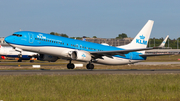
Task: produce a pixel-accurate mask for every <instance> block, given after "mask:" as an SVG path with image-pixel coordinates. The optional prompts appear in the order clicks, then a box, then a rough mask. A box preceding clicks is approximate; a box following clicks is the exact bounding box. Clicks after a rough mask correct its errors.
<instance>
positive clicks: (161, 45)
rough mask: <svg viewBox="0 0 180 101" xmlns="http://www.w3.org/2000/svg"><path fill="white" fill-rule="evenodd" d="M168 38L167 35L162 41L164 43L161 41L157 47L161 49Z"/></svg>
mask: <svg viewBox="0 0 180 101" xmlns="http://www.w3.org/2000/svg"><path fill="white" fill-rule="evenodd" d="M168 38H169V35H167V36H166V38H165V39H164V41H163V42H162V43H161V44H160V45H159V46H158V47H161V48H163V47H164V46H165V44H166V41H167V39H168Z"/></svg>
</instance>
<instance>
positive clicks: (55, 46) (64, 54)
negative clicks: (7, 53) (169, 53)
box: [5, 20, 154, 69]
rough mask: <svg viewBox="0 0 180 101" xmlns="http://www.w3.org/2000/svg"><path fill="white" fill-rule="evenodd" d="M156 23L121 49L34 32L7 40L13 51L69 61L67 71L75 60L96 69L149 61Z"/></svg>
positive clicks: (9, 37) (21, 32)
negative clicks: (147, 59)
mask: <svg viewBox="0 0 180 101" xmlns="http://www.w3.org/2000/svg"><path fill="white" fill-rule="evenodd" d="M153 24H154V21H153V20H148V22H147V23H146V24H145V25H144V27H143V28H142V29H141V30H140V32H139V33H138V34H137V35H136V37H135V38H134V39H133V40H132V41H131V43H129V44H127V45H124V46H120V47H114V46H107V45H101V44H97V43H92V42H87V41H81V40H75V39H70V38H65V37H61V36H55V35H50V34H45V33H41V32H32V31H18V32H15V33H14V34H12V35H10V36H8V37H6V38H5V41H6V43H8V44H9V45H11V46H12V47H14V48H19V49H22V50H25V51H32V52H36V53H40V54H41V56H42V58H43V57H45V56H46V59H50V57H51V58H52V59H60V58H62V59H66V60H69V63H68V64H67V68H68V69H74V67H75V65H74V64H73V63H72V60H76V61H82V62H89V63H88V64H87V65H86V68H87V69H94V64H93V63H99V64H106V65H122V64H133V63H137V62H140V61H143V60H146V57H147V56H146V55H144V54H145V50H150V49H153V48H147V44H148V40H149V37H150V34H151V30H152V27H153ZM47 55H49V57H47Z"/></svg>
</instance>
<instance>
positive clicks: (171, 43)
mask: <svg viewBox="0 0 180 101" xmlns="http://www.w3.org/2000/svg"><path fill="white" fill-rule="evenodd" d="M50 34H51V35H57V36H62V37H67V38H72V39H77V40H82V37H69V36H68V35H67V34H64V33H61V34H60V33H57V32H51V33H50ZM86 38H90V37H86ZM92 38H97V37H96V36H93V37H92ZM123 38H128V36H127V34H125V33H122V34H118V36H117V37H116V39H123ZM163 40H164V38H150V39H149V42H148V47H157V46H159V45H160V44H161V43H162V41H163ZM165 47H170V48H172V49H177V48H178V49H179V48H180V37H179V38H177V39H170V38H169V39H168V40H167V42H166V44H165Z"/></svg>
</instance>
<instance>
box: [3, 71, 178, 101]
mask: <svg viewBox="0 0 180 101" xmlns="http://www.w3.org/2000/svg"><path fill="white" fill-rule="evenodd" d="M179 79H180V75H179V74H168V75H105V74H104V75H18V76H11V75H10V76H0V100H4V101H12V100H13V101H17V100H18V101H19V100H21V101H27V100H34V101H42V100H43V101H44V100H45V101H47V100H48V101H49V100H54V101H57V100H60V101H117V100H119V101H120V100H125V101H132V100H133V101H134V100H138V101H140V100H141V101H152V100H155V101H162V100H165V101H167V100H168V101H173V100H174V101H178V100H180V98H179V96H180V93H179V92H180V85H179V84H180V80H179Z"/></svg>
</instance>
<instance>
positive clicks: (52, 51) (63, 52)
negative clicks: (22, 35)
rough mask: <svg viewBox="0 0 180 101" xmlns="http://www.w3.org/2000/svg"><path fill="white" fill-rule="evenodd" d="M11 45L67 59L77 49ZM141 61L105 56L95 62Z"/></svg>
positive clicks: (109, 63) (114, 63)
mask: <svg viewBox="0 0 180 101" xmlns="http://www.w3.org/2000/svg"><path fill="white" fill-rule="evenodd" d="M10 45H12V46H14V47H18V48H20V49H23V50H27V51H32V52H38V53H41V54H49V55H53V56H57V57H59V58H67V59H68V58H69V59H70V55H69V53H68V52H70V51H75V49H70V48H64V47H53V46H41V47H38V46H36V47H34V46H22V45H15V44H10ZM57 53H58V54H57ZM140 61H142V60H132V59H124V58H119V57H114V56H112V58H110V57H107V56H103V59H96V62H95V63H100V64H108V65H120V64H132V63H136V62H140Z"/></svg>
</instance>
